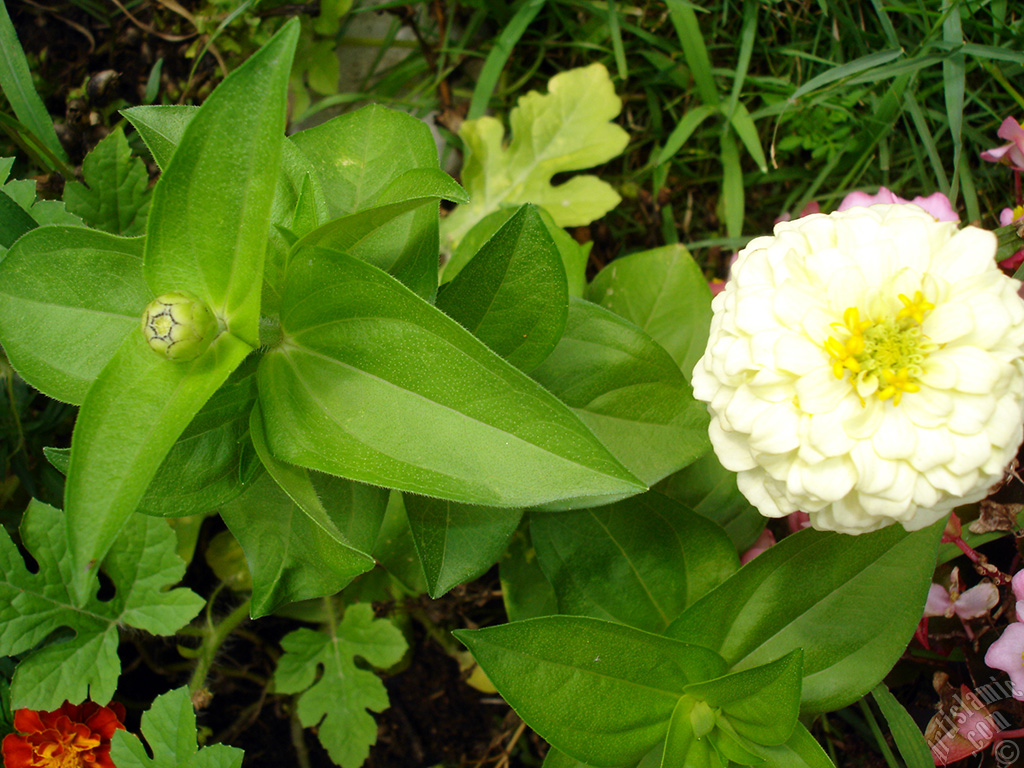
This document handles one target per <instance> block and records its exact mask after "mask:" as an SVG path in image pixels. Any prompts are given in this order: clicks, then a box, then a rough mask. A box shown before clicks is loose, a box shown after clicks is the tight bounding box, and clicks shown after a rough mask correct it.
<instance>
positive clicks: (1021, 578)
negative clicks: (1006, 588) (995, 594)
mask: <svg viewBox="0 0 1024 768" xmlns="http://www.w3.org/2000/svg"><path fill="white" fill-rule="evenodd" d="M1010 589H1012V590H1013V594H1014V597H1016V598H1017V599H1018V600H1024V571H1017V572H1016V573H1015V574H1013V578H1012V579H1011V580H1010Z"/></svg>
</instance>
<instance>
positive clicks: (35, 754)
mask: <svg viewBox="0 0 1024 768" xmlns="http://www.w3.org/2000/svg"><path fill="white" fill-rule="evenodd" d="M124 715H125V710H124V706H122V705H121V704H119V703H118V702H111V703H110V704H108V705H107V706H105V707H101V706H100V705H99V704H96V703H95V702H92V701H86V702H85V703H83V704H71V703H70V702H67V701H65V702H64V703H63V704H62V705H61V707H60V709H57V710H55V711H53V712H44V711H37V710H34V709H19V710H17V711H16V712H15V713H14V727H15V729H16V730H18V731H19V733H12V734H9V735H7V736H5V737H4V741H3V754H4V768H114V763H113V762H112V761H111V759H110V738H111V737H112V736H113V735H114V731H116V730H118V729H120V730H124V726H123V725H122V724H121V721H122V720H123V719H124Z"/></svg>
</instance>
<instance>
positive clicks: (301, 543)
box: [221, 406, 387, 617]
mask: <svg viewBox="0 0 1024 768" xmlns="http://www.w3.org/2000/svg"><path fill="white" fill-rule="evenodd" d="M250 432H251V435H252V442H253V446H254V447H255V448H256V454H257V455H258V456H259V458H260V461H261V462H262V463H263V465H264V466H266V468H267V471H268V473H269V475H270V478H268V479H267V480H264V481H262V482H257V483H254V484H253V485H252V486H251V487H250V489H249V491H248V492H247V493H245V494H243V495H242V496H241V497H239V498H238V499H237V500H235V501H234V502H232V503H229V504H227V505H225V506H224V507H223V508H222V509H221V516H222V517H223V518H224V522H225V523H227V526H228V528H229V529H231V532H232V533H234V534H235V538H237V539H238V542H239V543H240V544H241V545H242V549H244V550H245V553H246V557H247V558H248V560H249V567H250V570H251V571H252V575H253V597H252V615H253V617H258V616H264V615H266V614H268V613H271V612H272V611H273V610H274V609H275V608H277V607H279V606H281V605H283V604H284V603H289V602H297V601H299V600H308V599H311V598H314V597H324V596H326V595H331V594H334V593H335V592H339V591H340V590H341V589H343V588H344V587H345V586H346V585H347V584H348V583H349V582H350V581H352V579H354V578H355V577H356V576H358V575H359V574H361V573H365V572H366V571H368V570H370V569H371V568H373V566H374V561H373V558H372V557H370V556H369V555H367V554H364V553H363V552H360V551H358V550H356V549H354V548H353V547H352V545H351V544H350V543H349V541H348V539H347V538H346V536H345V535H344V534H343V533H342V532H341V530H340V529H339V523H341V524H342V525H344V526H345V527H348V526H349V525H353V524H352V523H351V522H349V521H348V518H355V517H359V518H360V519H365V518H366V517H367V516H369V517H371V518H373V519H374V521H375V525H374V524H373V523H371V524H370V527H371V528H373V529H374V530H372V531H365V532H364V531H361V530H360V529H359V528H358V526H357V527H356V528H355V530H356V531H357V532H359V533H360V536H359V538H360V539H361V540H362V543H364V544H365V543H366V541H367V540H368V539H369V543H370V544H371V545H372V538H371V535H372V536H375V534H376V528H377V527H379V525H380V520H381V519H382V518H383V515H384V505H385V503H386V499H387V495H386V492H384V491H382V490H381V489H373V488H368V487H366V486H357V484H356V483H352V482H351V481H348V480H341V479H340V478H332V477H327V476H323V477H321V478H320V480H321V481H322V482H320V483H319V487H317V485H314V482H313V473H312V472H310V471H309V470H306V469H303V468H302V467H296V466H293V465H290V464H286V463H284V462H283V461H280V460H278V459H276V458H274V456H273V455H271V453H270V451H269V450H268V448H267V445H266V442H265V437H264V425H263V417H262V414H261V411H260V408H259V406H257V407H256V408H254V409H253V411H252V417H251V423H250ZM361 491H362V492H361ZM357 501H358V502H362V503H360V504H356V503H354V502H357Z"/></svg>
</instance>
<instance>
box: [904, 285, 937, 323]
mask: <svg viewBox="0 0 1024 768" xmlns="http://www.w3.org/2000/svg"><path fill="white" fill-rule="evenodd" d="M899 299H900V301H902V302H903V309H901V310H900V311H899V313H898V314H897V315H896V319H897V320H902V319H903V318H904V317H909V318H911V319H912V320H913V321H914V322H915V323H917V324H918V325H920V324H921V323H923V322H924V313H925V312H927V311H929V310H931V309H935V305H934V304H932V303H931V302H930V301H925V298H924V294H923V293H921V292H920V291H915V292H914V298H913V300H911V299H909V298H907V296H906V295H905V294H902V293H901V294H900V295H899Z"/></svg>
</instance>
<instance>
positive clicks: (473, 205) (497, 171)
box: [442, 64, 629, 252]
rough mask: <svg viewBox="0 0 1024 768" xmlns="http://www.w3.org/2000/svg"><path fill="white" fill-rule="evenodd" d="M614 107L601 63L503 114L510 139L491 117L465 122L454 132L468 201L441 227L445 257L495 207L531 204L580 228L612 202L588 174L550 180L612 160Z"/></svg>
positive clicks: (619, 132) (561, 78)
mask: <svg viewBox="0 0 1024 768" xmlns="http://www.w3.org/2000/svg"><path fill="white" fill-rule="evenodd" d="M621 109H622V101H621V100H620V99H619V97H618V96H616V95H615V89H614V87H613V86H612V82H611V79H610V78H609V76H608V70H607V69H605V67H604V65H602V64H591V65H590V66H588V67H581V68H578V69H572V70H569V71H567V72H562V73H560V74H558V75H555V77H553V78H551V81H550V83H549V84H548V93H547V95H543V94H540V93H538V92H536V91H531V92H530V93H528V94H526V95H525V96H523V97H522V98H520V99H519V101H518V103H517V105H516V107H515V108H514V109H513V110H512V112H511V114H510V115H509V123H510V126H511V132H512V139H511V141H510V142H509V144H508V146H507V147H506V146H505V145H504V138H505V129H504V127H503V126H502V124H501V122H500V121H499V120H497V119H496V118H493V117H481V118H479V119H478V120H467V121H466V122H464V123H463V124H462V128H460V129H459V136H461V137H462V139H463V141H465V143H466V148H467V150H468V155H467V158H466V164H465V167H464V168H463V171H462V182H463V186H465V188H466V191H467V192H469V195H470V198H471V201H470V203H469V204H468V205H462V206H459V208H457V209H456V210H455V211H454V212H452V214H451V215H450V216H448V217H446V218H445V219H444V220H443V222H442V227H443V242H444V245H445V249H446V250H447V251H449V252H450V251H451V250H453V249H454V247H455V246H456V245H457V244H458V242H459V241H460V240H461V239H462V237H463V236H464V235H465V234H466V233H467V232H468V231H469V230H470V229H472V228H473V225H474V224H476V223H477V222H478V221H480V220H481V219H483V218H484V217H485V216H487V215H488V214H490V213H492V212H493V211H496V210H498V208H500V207H502V206H509V205H512V206H518V205H521V204H523V203H535V204H537V205H540V206H542V207H543V208H544V209H545V210H546V211H547V212H548V213H550V214H551V216H552V217H553V218H554V220H555V223H556V224H558V225H559V226H562V227H566V226H583V225H586V224H589V223H590V222H592V221H594V220H595V219H598V218H600V217H601V216H603V215H604V214H606V213H607V212H608V211H610V210H611V209H612V208H614V207H615V206H616V205H618V203H619V200H620V198H619V195H618V193H616V192H615V190H613V189H612V188H611V186H610V185H609V184H607V183H606V182H604V181H601V180H600V179H598V178H597V177H595V176H576V177H574V178H573V179H570V180H569V181H568V182H566V183H564V184H560V185H558V186H553V185H552V184H551V179H552V177H553V176H554V175H555V174H558V173H565V172H569V171H579V170H582V169H584V168H591V167H593V166H595V165H599V164H601V163H605V162H607V161H608V160H611V159H612V158H613V157H615V156H616V155H618V154H619V153H620V152H622V150H623V149H624V148H625V146H626V144H627V142H628V141H629V135H628V134H627V133H626V132H625V131H624V130H623V129H622V128H620V127H619V126H617V125H615V124H614V123H612V122H611V120H613V119H614V118H615V117H616V116H618V114H619V112H620V110H621Z"/></svg>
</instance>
